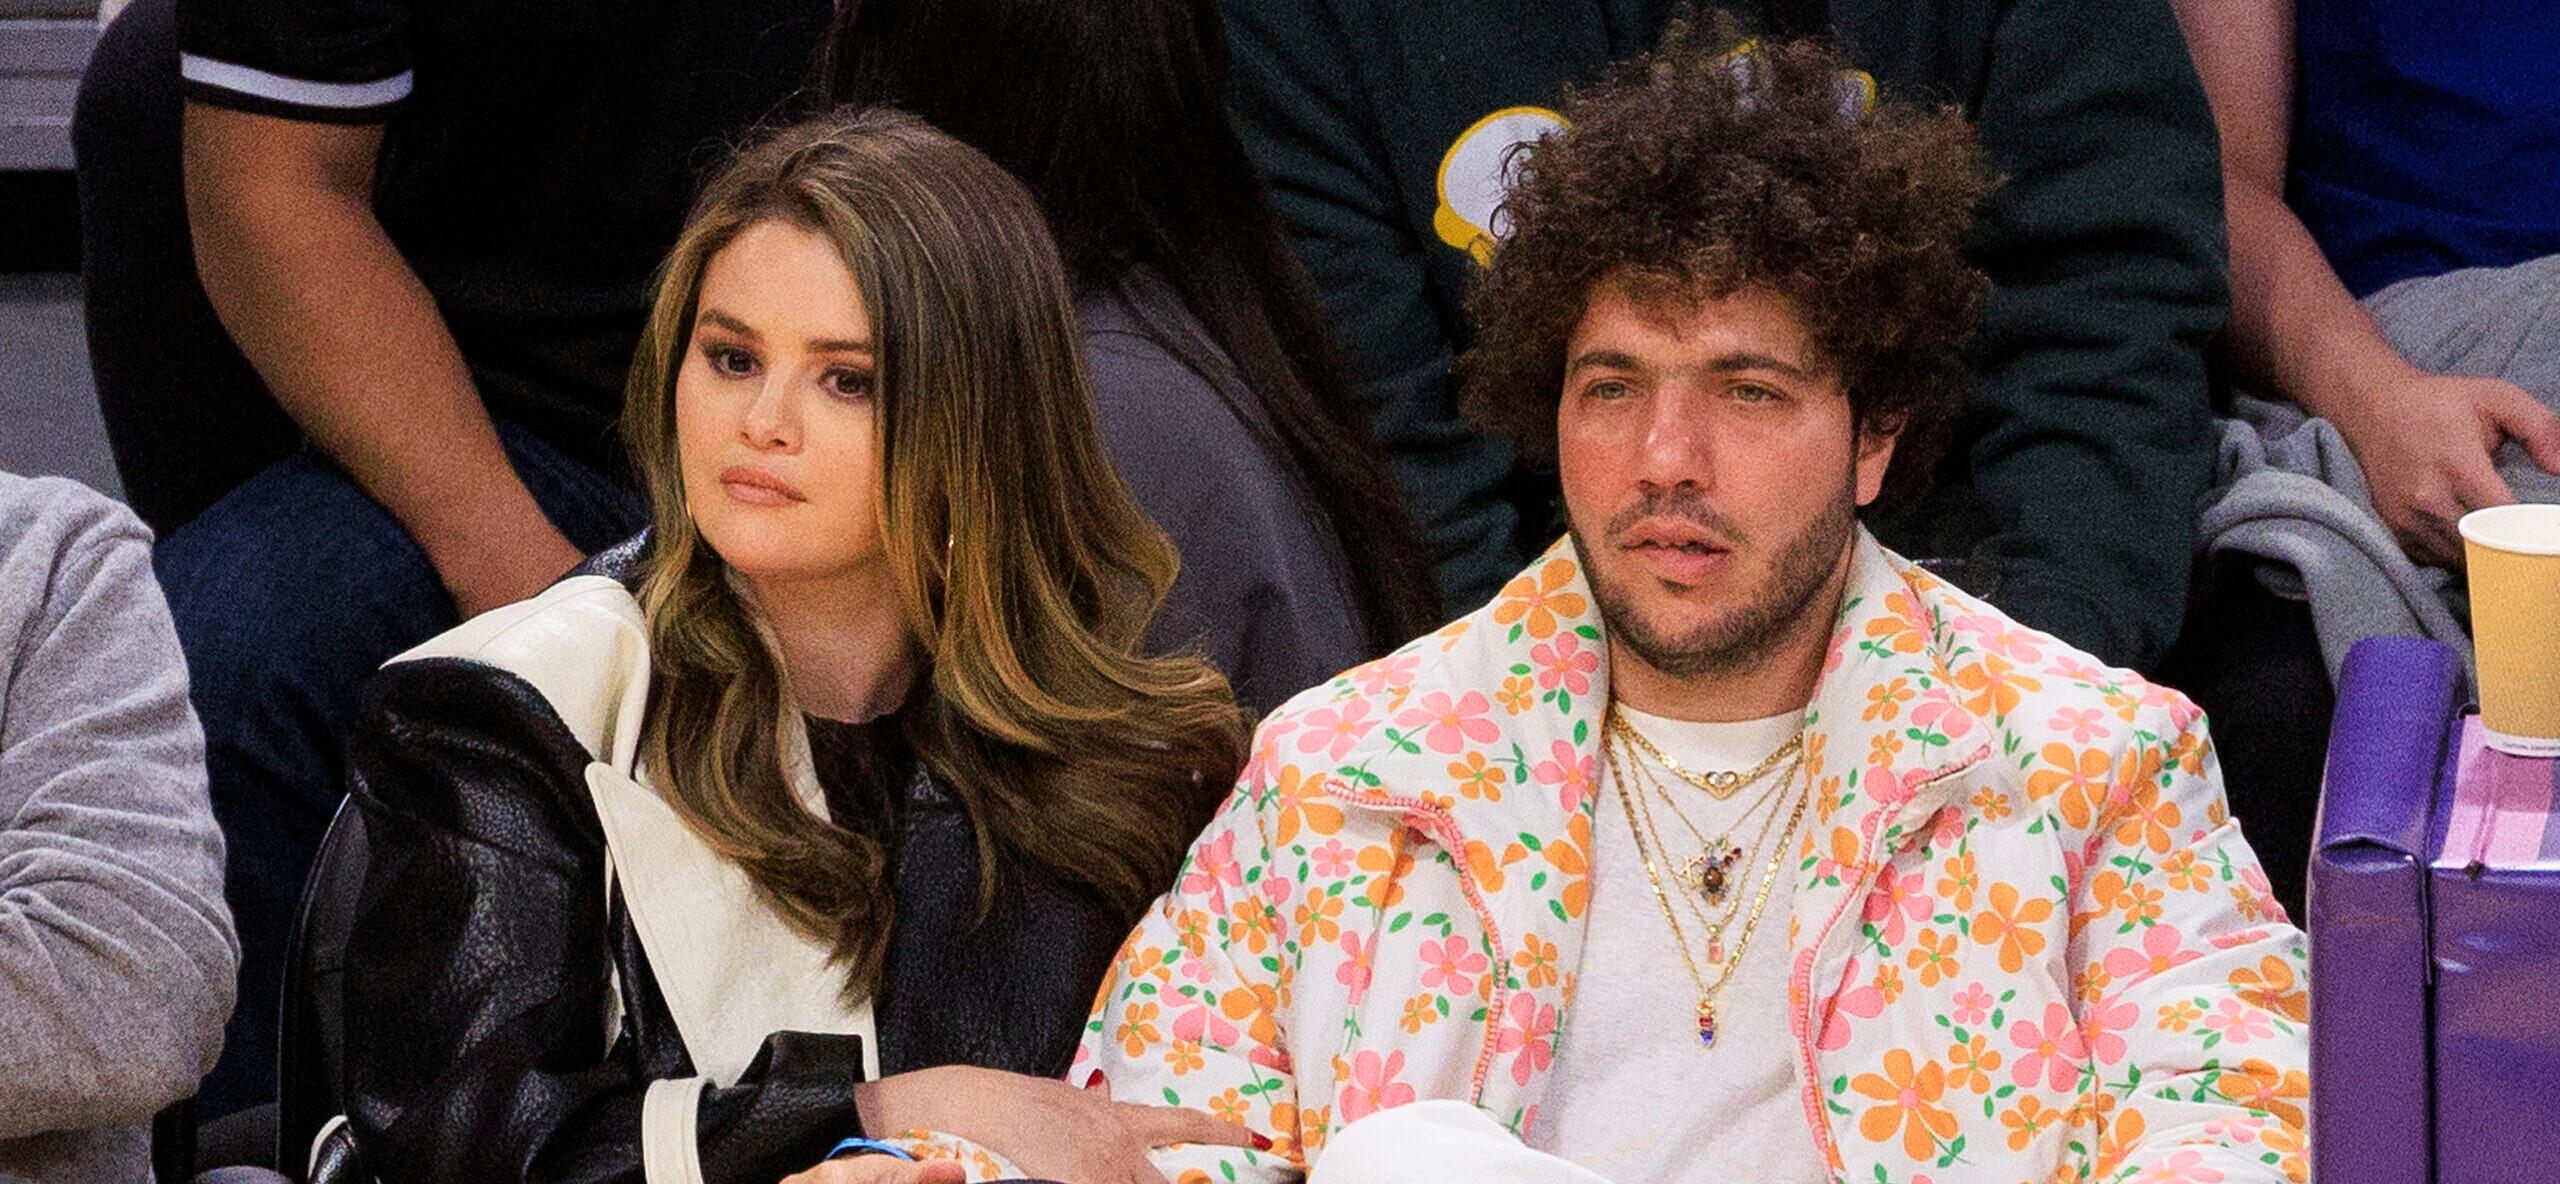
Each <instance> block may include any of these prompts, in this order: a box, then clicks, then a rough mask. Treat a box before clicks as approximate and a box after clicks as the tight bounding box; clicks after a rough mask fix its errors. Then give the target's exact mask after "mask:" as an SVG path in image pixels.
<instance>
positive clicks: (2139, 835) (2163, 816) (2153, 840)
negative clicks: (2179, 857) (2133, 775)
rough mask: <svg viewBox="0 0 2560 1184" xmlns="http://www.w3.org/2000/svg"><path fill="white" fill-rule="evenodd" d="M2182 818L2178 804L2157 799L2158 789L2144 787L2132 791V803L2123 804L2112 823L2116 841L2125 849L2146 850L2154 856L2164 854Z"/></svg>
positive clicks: (2148, 786)
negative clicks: (2137, 848) (2136, 847)
mask: <svg viewBox="0 0 2560 1184" xmlns="http://www.w3.org/2000/svg"><path fill="white" fill-rule="evenodd" d="M2182 817H2183V815H2182V814H2180V813H2179V810H2178V803H2176V802H2174V801H2171V800H2168V799H2166V798H2163V797H2161V796H2160V787H2159V786H2157V785H2151V784H2145V785H2143V786H2142V787H2140V788H2138V789H2136V790H2134V791H2133V800H2132V801H2130V802H2127V803H2126V804H2125V809H2124V813H2123V814H2121V815H2119V818H2120V821H2118V822H2117V823H2116V841H2117V842H2119V843H2122V844H2124V845H2126V846H2128V847H2132V846H2137V845H2138V846H2143V847H2149V848H2150V849H2151V850H2152V851H2153V852H2154V853H2155V854H2166V853H2167V852H2168V850H2169V844H2170V842H2171V840H2172V837H2173V836H2174V835H2175V834H2176V833H2177V829H2178V822H2179V820H2180V819H2181V818H2182Z"/></svg>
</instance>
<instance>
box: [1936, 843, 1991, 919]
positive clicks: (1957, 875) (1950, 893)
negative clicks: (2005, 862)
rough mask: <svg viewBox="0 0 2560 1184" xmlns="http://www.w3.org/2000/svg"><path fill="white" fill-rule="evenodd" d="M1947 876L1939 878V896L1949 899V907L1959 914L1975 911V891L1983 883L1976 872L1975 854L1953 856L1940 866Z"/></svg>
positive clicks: (1969, 852) (1968, 852)
mask: <svg viewBox="0 0 2560 1184" xmlns="http://www.w3.org/2000/svg"><path fill="white" fill-rule="evenodd" d="M1939 868H1940V870H1941V871H1943V872H1944V873H1945V874H1943V875H1941V876H1939V877H1938V895H1940V896H1943V897H1946V898H1947V906H1948V907H1949V908H1952V909H1954V910H1955V911H1957V912H1959V913H1964V912H1971V911H1973V890H1974V889H1975V888H1976V887H1979V886H1980V885H1981V883H1982V881H1981V878H1980V876H1979V874H1978V873H1977V872H1975V871H1974V859H1973V852H1971V851H1967V852H1965V853H1964V854H1962V855H1956V856H1951V857H1949V858H1948V860H1947V861H1946V862H1945V863H1943V864H1940V865H1939Z"/></svg>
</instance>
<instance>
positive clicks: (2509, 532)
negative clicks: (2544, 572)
mask: <svg viewBox="0 0 2560 1184" xmlns="http://www.w3.org/2000/svg"><path fill="white" fill-rule="evenodd" d="M2457 525H2458V526H2459V527H2460V529H2461V531H2462V537H2463V538H2464V539H2467V540H2469V541H2471V542H2473V543H2477V544H2479V545H2481V546H2483V547H2487V548H2490V549H2491V550H2496V551H2505V552H2507V553H2508V554H2511V555H2560V505H2553V504H2550V503H2546V502H2519V503H2517V504H2515V505H2512V506H2491V507H2489V508H2488V509H2485V510H2473V511H2471V512H2470V513H2468V514H2465V515H2463V516H2462V521H2461V522H2460V523H2458V524H2457Z"/></svg>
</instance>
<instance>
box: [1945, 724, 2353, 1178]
mask: <svg viewBox="0 0 2560 1184" xmlns="http://www.w3.org/2000/svg"><path fill="white" fill-rule="evenodd" d="M2148 697H2149V698H2153V699H2157V700H2161V702H2160V703H2159V704H2158V705H2155V706H2152V707H2149V708H2148V709H2146V710H2144V711H2142V712H2141V713H2140V714H2139V715H2138V716H2137V717H2136V719H2135V720H2134V721H2133V724H2132V728H2131V729H2130V733H2131V734H2130V738H2129V739H2128V740H2127V741H2126V742H2125V743H2124V745H2123V747H2122V748H2121V749H2120V750H2119V752H2118V755H2117V760H2116V762H2115V765H2116V768H2117V769H2118V770H2119V772H2118V774H2117V776H2116V778H2115V779H2114V782H2113V784H2112V785H2111V786H2110V788H2109V790H2108V796H2107V801H2106V808H2105V809H2104V810H2103V811H2102V812H2101V813H2100V814H2099V816H2098V818H2097V819H2096V822H2095V825H2094V827H2093V829H2092V830H2091V831H2090V832H2089V833H2088V834H2087V836H2086V841H2087V852H2088V858H2087V860H2086V862H2085V863H2082V864H2080V865H2078V866H2079V870H2078V872H2077V882H2076V883H2075V884H2073V885H2072V891H2071V897H2070V899H2071V910H2072V912H2071V939H2070V954H2071V959H2070V961H2069V963H2068V964H2067V965H2068V966H2069V968H2070V969H2071V971H2072V974H2073V976H2074V981H2076V982H2081V983H2093V984H2097V985H2098V989H2099V993H2098V995H2097V997H2096V999H2095V1000H2089V999H2088V998H2087V997H2086V996H2085V995H2084V996H2082V997H2081V999H2080V1000H2079V1001H2077V1002H2076V1003H2075V1010H2076V1012H2077V1014H2076V1015H2074V1016H2072V1017H2071V1020H2070V1022H2069V1028H2070V1029H2071V1030H2072V1031H2075V1032H2076V1033H2078V1034H2079V1038H2080V1040H2081V1041H2082V1042H2083V1043H2084V1044H2085V1045H2086V1046H2087V1050H2088V1054H2089V1058H2090V1063H2091V1067H2092V1069H2093V1070H2094V1071H2095V1072H2096V1073H2097V1075H2098V1088H2100V1089H2103V1090H2106V1091H2107V1092H2108V1093H2110V1094H2112V1095H2114V1097H2115V1101H2116V1105H2115V1108H2114V1110H2113V1112H2112V1114H2110V1115H2108V1116H2107V1118H2106V1121H2105V1125H2104V1135H2103V1138H2099V1139H2098V1140H2097V1145H2096V1153H2097V1156H2098V1166H2097V1178H2101V1179H2108V1180H2116V1179H2124V1178H2127V1177H2131V1176H2134V1175H2137V1174H2140V1175H2144V1176H2146V1178H2147V1177H2148V1176H2149V1174H2150V1172H2152V1171H2155V1170H2156V1171H2157V1172H2158V1173H2159V1178H2161V1179H2181V1180H2206V1179H2220V1180H2222V1181H2224V1182H2225V1184H2280V1182H2281V1181H2285V1180H2288V1179H2301V1178H2303V1177H2302V1176H2301V1175H2300V1172H2301V1170H2302V1169H2303V1166H2304V1162H2305V1161H2304V1156H2305V1151H2304V1141H2305V1139H2306V1138H2308V1136H2309V1130H2308V1127H2307V1123H2306V1119H2305V1110H2306V1108H2307V1107H2308V1105H2309V1096H2308V1095H2309V1081H2310V1060H2311V1046H2310V1031H2311V1029H2310V1024H2309V1022H2308V1016H2309V1010H2310V994H2309V991H2308V988H2307V986H2306V984H2305V981H2304V978H2303V971H2304V966H2305V963H2304V946H2303V935H2302V931H2301V930H2299V929H2296V928H2294V927H2293V926H2292V925H2289V924H2287V923H2285V920H2284V918H2283V913H2282V909H2281V907H2280V906H2278V905H2277V904H2276V903H2275V901H2274V900H2273V899H2272V898H2270V897H2269V896H2268V895H2267V887H2266V875H2265V872H2264V870H2263V869H2261V868H2260V867H2259V865H2258V859H2257V856H2256V855H2255V854H2253V853H2252V852H2251V851H2250V850H2249V846H2248V844H2247V843H2246V842H2245V841H2243V839H2242V837H2241V834H2240V824H2239V823H2238V822H2236V821H2234V820H2233V819H2232V818H2231V816H2230V809H2229V807H2228V805H2227V804H2226V803H2225V801H2224V798H2223V793H2222V785H2221V773H2220V770H2219V768H2218V765H2217V762H2216V761H2215V759H2214V755H2213V744H2212V741H2211V740H2210V739H2209V738H2208V737H2207V735H2206V733H2205V723H2204V715H2203V712H2201V711H2199V710H2198V709H2197V708H2196V707H2195V706H2194V705H2193V704H2190V703H2188V702H2186V701H2185V700H2184V699H2182V698H2179V697H2178V696H2177V695H2175V694H2174V693H2170V692H2159V693H2156V694H2154V695H2151V696H2148ZM2079 837H2080V836H2078V835H2077V834H2075V835H2073V838H2074V840H2075V841H2076V840H2077V839H2078V838H2079ZM2012 1023H2013V1024H2015V1025H2017V1027H2013V1028H2012V1029H2011V1032H2010V1033H2008V1036H2009V1037H2010V1039H2011V1040H2013V1041H2015V1040H2020V1039H2028V1038H2032V1037H2034V1036H2035V1035H2036V1032H2035V1030H2033V1029H2034V1025H2039V1024H2041V1025H2042V1030H2043V1031H2045V1032H2047V1033H2050V1032H2051V1031H2052V1028H2053V1025H2052V1024H2051V1023H2050V1022H2048V1018H2047V1017H2038V1016H2013V1017H2012ZM2021 1028H2027V1029H2030V1030H2028V1031H2025V1032H2021V1031H2019V1029H2021ZM1995 1039H1997V1037H1996V1036H1995ZM2288 1160H2290V1161H2291V1162H2290V1165H2288ZM2216 1172H2218V1173H2220V1174H2219V1176H2216V1175H2215V1174H2214V1173H2216Z"/></svg>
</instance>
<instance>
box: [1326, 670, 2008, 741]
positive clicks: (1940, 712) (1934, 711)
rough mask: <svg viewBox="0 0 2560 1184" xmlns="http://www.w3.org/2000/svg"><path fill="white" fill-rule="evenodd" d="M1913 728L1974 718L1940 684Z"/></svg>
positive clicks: (1959, 733) (1925, 698)
mask: <svg viewBox="0 0 2560 1184" xmlns="http://www.w3.org/2000/svg"><path fill="white" fill-rule="evenodd" d="M1911 726H1912V727H1915V728H1918V729H1920V730H1921V731H1922V732H1927V731H1929V730H1931V729H1933V728H1934V729H1936V730H1937V731H1938V732H1939V733H1940V734H1941V735H1944V736H1945V737H1946V738H1947V739H1948V740H1949V741H1950V742H1953V741H1955V740H1959V739H1962V738H1963V737H1964V734H1965V733H1967V732H1970V731H1972V730H1973V717H1972V716H1969V715H1967V714H1965V711H1964V708H1963V707H1961V706H1959V705H1957V703H1956V698H1955V696H1954V695H1951V694H1948V693H1947V688H1946V684H1944V683H1940V684H1939V685H1937V686H1934V687H1931V688H1929V689H1928V690H1927V691H1926V692H1924V693H1922V694H1921V696H1920V705H1919V706H1917V707H1914V708H1912V709H1911ZM1300 743H1302V744H1303V743H1305V741H1300Z"/></svg>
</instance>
